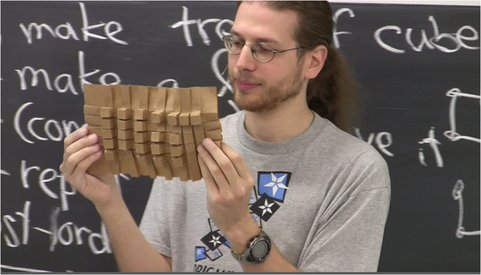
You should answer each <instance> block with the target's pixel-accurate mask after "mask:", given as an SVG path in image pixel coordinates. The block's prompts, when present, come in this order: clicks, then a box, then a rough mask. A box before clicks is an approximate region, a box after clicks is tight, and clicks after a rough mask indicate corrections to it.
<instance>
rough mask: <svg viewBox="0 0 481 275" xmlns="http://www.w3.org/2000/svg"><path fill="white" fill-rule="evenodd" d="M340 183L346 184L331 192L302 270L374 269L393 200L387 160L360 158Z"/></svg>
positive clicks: (340, 184)
mask: <svg viewBox="0 0 481 275" xmlns="http://www.w3.org/2000/svg"><path fill="white" fill-rule="evenodd" d="M358 163H362V164H358ZM339 181H342V183H338V185H339V186H342V188H338V189H336V190H335V192H333V194H334V195H332V196H330V197H329V196H327V198H328V199H326V202H325V203H324V206H323V207H322V209H320V212H319V213H318V217H317V218H316V221H315V224H314V228H315V229H313V230H312V231H311V234H310V236H309V237H308V239H307V244H306V249H304V250H303V252H302V254H301V257H300V259H299V264H298V267H299V269H300V270H301V271H303V272H376V271H377V267H378V263H379V256H380V251H381V246H382V239H383V234H384V226H385V223H386V219H387V214H388V210H389V201H390V179H389V172H388V168H387V164H386V163H385V161H384V159H382V157H381V156H378V155H376V154H370V156H369V157H367V163H366V158H360V159H358V160H357V161H356V164H353V165H352V166H349V167H346V169H345V171H342V172H341V173H340V175H339ZM334 185H336V184H334ZM334 189H335V188H334Z"/></svg>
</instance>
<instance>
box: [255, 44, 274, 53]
mask: <svg viewBox="0 0 481 275" xmlns="http://www.w3.org/2000/svg"><path fill="white" fill-rule="evenodd" d="M256 52H258V53H260V54H262V53H271V52H272V50H271V49H270V48H269V47H266V46H264V45H261V44H259V45H257V47H256Z"/></svg>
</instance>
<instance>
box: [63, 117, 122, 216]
mask: <svg viewBox="0 0 481 275" xmlns="http://www.w3.org/2000/svg"><path fill="white" fill-rule="evenodd" d="M101 156H102V151H101V147H100V144H99V137H98V136H97V135H96V134H89V133H88V129H87V127H86V126H83V127H81V128H80V129H77V130H76V131H75V132H73V133H71V134H70V135H68V136H67V137H66V138H65V139H64V154H63V162H62V164H60V171H61V172H62V174H63V176H64V178H65V180H66V181H67V182H69V183H70V184H71V185H72V186H73V188H75V189H76V190H77V191H79V192H80V193H81V194H82V195H83V196H84V197H86V198H87V199H89V200H90V201H92V202H93V203H94V204H95V206H96V207H102V206H106V205H108V204H109V203H111V202H112V198H114V197H117V198H118V196H120V191H119V189H118V187H117V185H116V184H115V180H114V176H113V174H111V173H104V174H91V173H88V172H87V169H88V168H89V167H90V165H92V163H94V162H95V161H97V160H98V159H100V157H101Z"/></svg>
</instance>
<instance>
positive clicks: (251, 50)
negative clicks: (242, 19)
mask: <svg viewBox="0 0 481 275" xmlns="http://www.w3.org/2000/svg"><path fill="white" fill-rule="evenodd" d="M232 37H238V36H237V35H234V34H227V35H224V37H222V40H223V41H224V47H225V48H226V49H227V51H228V52H229V53H230V54H232V55H240V53H241V52H242V48H243V47H244V46H246V45H247V43H246V41H243V45H242V47H241V48H240V49H241V50H240V51H239V52H238V53H233V52H231V49H230V48H229V47H228V46H227V41H228V39H230V38H232ZM257 44H260V43H259V42H256V43H254V44H252V45H249V48H250V52H251V55H252V58H254V59H255V60H256V61H257V62H260V63H269V62H271V61H272V60H273V59H274V57H276V55H277V54H280V53H283V52H288V51H293V50H302V49H305V47H296V48H290V49H286V50H276V49H274V48H271V47H270V46H268V45H267V47H268V48H269V49H268V50H270V51H271V52H272V58H271V59H269V60H267V61H261V60H259V59H257V57H256V55H255V53H256V52H255V51H256V50H254V49H253V48H252V46H253V45H257Z"/></svg>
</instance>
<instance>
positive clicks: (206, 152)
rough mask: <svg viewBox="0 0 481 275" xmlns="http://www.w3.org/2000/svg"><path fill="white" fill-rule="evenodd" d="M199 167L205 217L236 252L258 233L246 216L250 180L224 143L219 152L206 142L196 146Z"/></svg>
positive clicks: (211, 142)
mask: <svg viewBox="0 0 481 275" xmlns="http://www.w3.org/2000/svg"><path fill="white" fill-rule="evenodd" d="M197 151H198V159H199V166H200V170H201V172H202V176H203V178H204V181H205V182H206V188H207V207H208V211H209V215H210V217H211V218H212V220H213V221H214V223H215V224H216V225H217V226H218V227H219V229H220V230H221V231H222V232H223V233H224V234H225V237H226V238H227V239H228V240H229V242H230V243H231V245H232V250H233V251H234V252H236V253H242V252H244V250H245V248H246V245H247V243H248V241H249V240H250V239H251V238H252V237H253V236H256V235H257V234H259V231H260V230H259V227H258V226H257V224H256V223H255V222H254V220H253V219H252V217H251V215H250V213H249V208H248V206H249V198H250V195H251V192H252V188H253V186H254V179H253V178H252V174H251V172H250V170H249V168H248V167H247V166H246V165H245V163H244V160H243V159H242V157H241V156H240V155H239V154H238V153H237V152H235V151H234V150H233V149H232V148H230V147H229V146H228V145H226V144H225V143H223V144H222V149H221V148H219V147H217V145H216V144H215V143H214V142H213V141H212V140H210V139H205V140H203V142H202V144H201V145H199V146H198V148H197Z"/></svg>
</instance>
